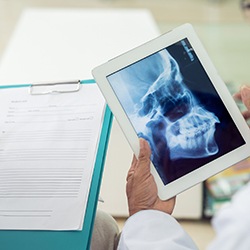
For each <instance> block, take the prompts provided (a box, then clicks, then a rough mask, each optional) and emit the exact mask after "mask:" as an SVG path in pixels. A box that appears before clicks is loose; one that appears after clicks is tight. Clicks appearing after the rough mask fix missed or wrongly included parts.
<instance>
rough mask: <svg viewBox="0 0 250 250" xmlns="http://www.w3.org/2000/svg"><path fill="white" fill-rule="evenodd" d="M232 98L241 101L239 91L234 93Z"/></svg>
mask: <svg viewBox="0 0 250 250" xmlns="http://www.w3.org/2000/svg"><path fill="white" fill-rule="evenodd" d="M233 98H234V100H239V101H241V93H240V91H239V92H237V93H235V94H234V95H233Z"/></svg>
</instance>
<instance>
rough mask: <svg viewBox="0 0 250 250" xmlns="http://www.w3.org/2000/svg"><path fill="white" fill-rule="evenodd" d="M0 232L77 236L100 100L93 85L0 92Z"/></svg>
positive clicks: (96, 140)
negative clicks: (36, 91)
mask: <svg viewBox="0 0 250 250" xmlns="http://www.w3.org/2000/svg"><path fill="white" fill-rule="evenodd" d="M0 100H1V105H0V114H1V116H0V229H22V230H81V229H82V226H83V218H84V214H85V209H86V204H87V199H88V193H89V188H90V184H91V179H92V174H93V168H94V164H95V158H96V154H97V148H98V144H99V138H100V133H101V129H102V121H103V116H104V111H105V100H104V98H103V96H102V95H101V93H100V91H99V89H98V87H97V86H96V84H81V88H80V90H79V91H78V92H72V93H60V94H46V95H30V94H29V93H28V87H21V88H6V89H0Z"/></svg>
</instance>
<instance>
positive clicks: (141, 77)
mask: <svg viewBox="0 0 250 250" xmlns="http://www.w3.org/2000/svg"><path fill="white" fill-rule="evenodd" d="M108 80H109V82H110V83H111V85H112V88H113V89H114V91H115V93H116V95H117V96H118V98H119V100H120V102H121V104H122V106H123V108H124V109H125V111H126V113H127V115H128V117H129V119H130V121H131V123H132V125H133V127H134V128H135V130H136V132H137V134H138V135H139V136H140V137H144V138H145V139H147V140H148V141H149V142H150V145H151V149H152V161H153V162H154V165H156V168H157V169H158V170H159V167H160V166H162V165H163V164H164V162H165V161H166V160H167V159H171V160H177V159H181V158H189V159H190V158H204V157H207V156H211V155H214V154H216V153H217V152H218V146H217V144H216V142H215V138H214V133H215V124H216V123H219V122H220V121H219V119H218V118H217V117H216V116H215V115H214V114H213V113H212V112H209V111H208V110H206V109H205V108H204V107H202V105H201V104H199V102H198V101H197V99H196V97H195V96H194V95H193V93H192V92H191V91H190V90H189V89H188V88H187V86H186V85H185V82H184V80H183V77H182V74H181V72H180V69H179V66H178V63H177V62H176V60H175V59H174V58H173V57H172V56H171V55H170V54H169V52H168V51H167V50H166V49H164V50H162V51H160V52H157V53H155V54H153V55H151V56H149V57H147V58H145V59H143V60H141V61H139V62H137V63H135V64H133V65H130V66H128V67H127V68H124V69H122V70H120V71H118V72H116V73H114V74H113V75H110V76H109V77H108ZM200 84H202V83H200ZM166 155H168V157H166ZM157 165H158V166H157Z"/></svg>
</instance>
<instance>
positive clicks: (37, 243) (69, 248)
mask: <svg viewBox="0 0 250 250" xmlns="http://www.w3.org/2000/svg"><path fill="white" fill-rule="evenodd" d="M93 83H95V81H94V80H83V81H80V84H93ZM30 86H31V84H25V85H9V86H0V89H1V88H17V87H30ZM112 119H113V115H112V113H111V111H110V109H109V107H108V106H106V110H105V114H104V119H103V125H102V131H101V136H100V143H99V147H98V151H97V157H96V162H95V167H94V172H93V177H92V182H91V187H90V193H89V197H88V203H87V208H86V212H85V217H84V224H83V229H82V230H81V231H36V230H34V231H30V230H28V231H27V230H24V231H22V230H0V249H1V250H17V249H19V250H45V249H46V250H86V249H90V244H91V236H92V231H93V225H94V219H95V214H96V207H97V202H98V196H99V191H100V184H101V179H102V173H103V167H104V163H105V157H106V151H107V146H108V140H109V135H110V128H111V125H112Z"/></svg>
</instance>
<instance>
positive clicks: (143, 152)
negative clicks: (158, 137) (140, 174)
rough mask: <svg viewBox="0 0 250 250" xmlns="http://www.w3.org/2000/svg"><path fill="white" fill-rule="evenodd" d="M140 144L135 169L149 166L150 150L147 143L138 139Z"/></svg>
mask: <svg viewBox="0 0 250 250" xmlns="http://www.w3.org/2000/svg"><path fill="white" fill-rule="evenodd" d="M139 143H140V152H139V156H138V164H137V167H138V168H140V167H143V168H145V167H148V168H149V166H150V156H151V149H150V147H149V144H148V142H147V141H146V140H145V139H143V138H140V140H139Z"/></svg>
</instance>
